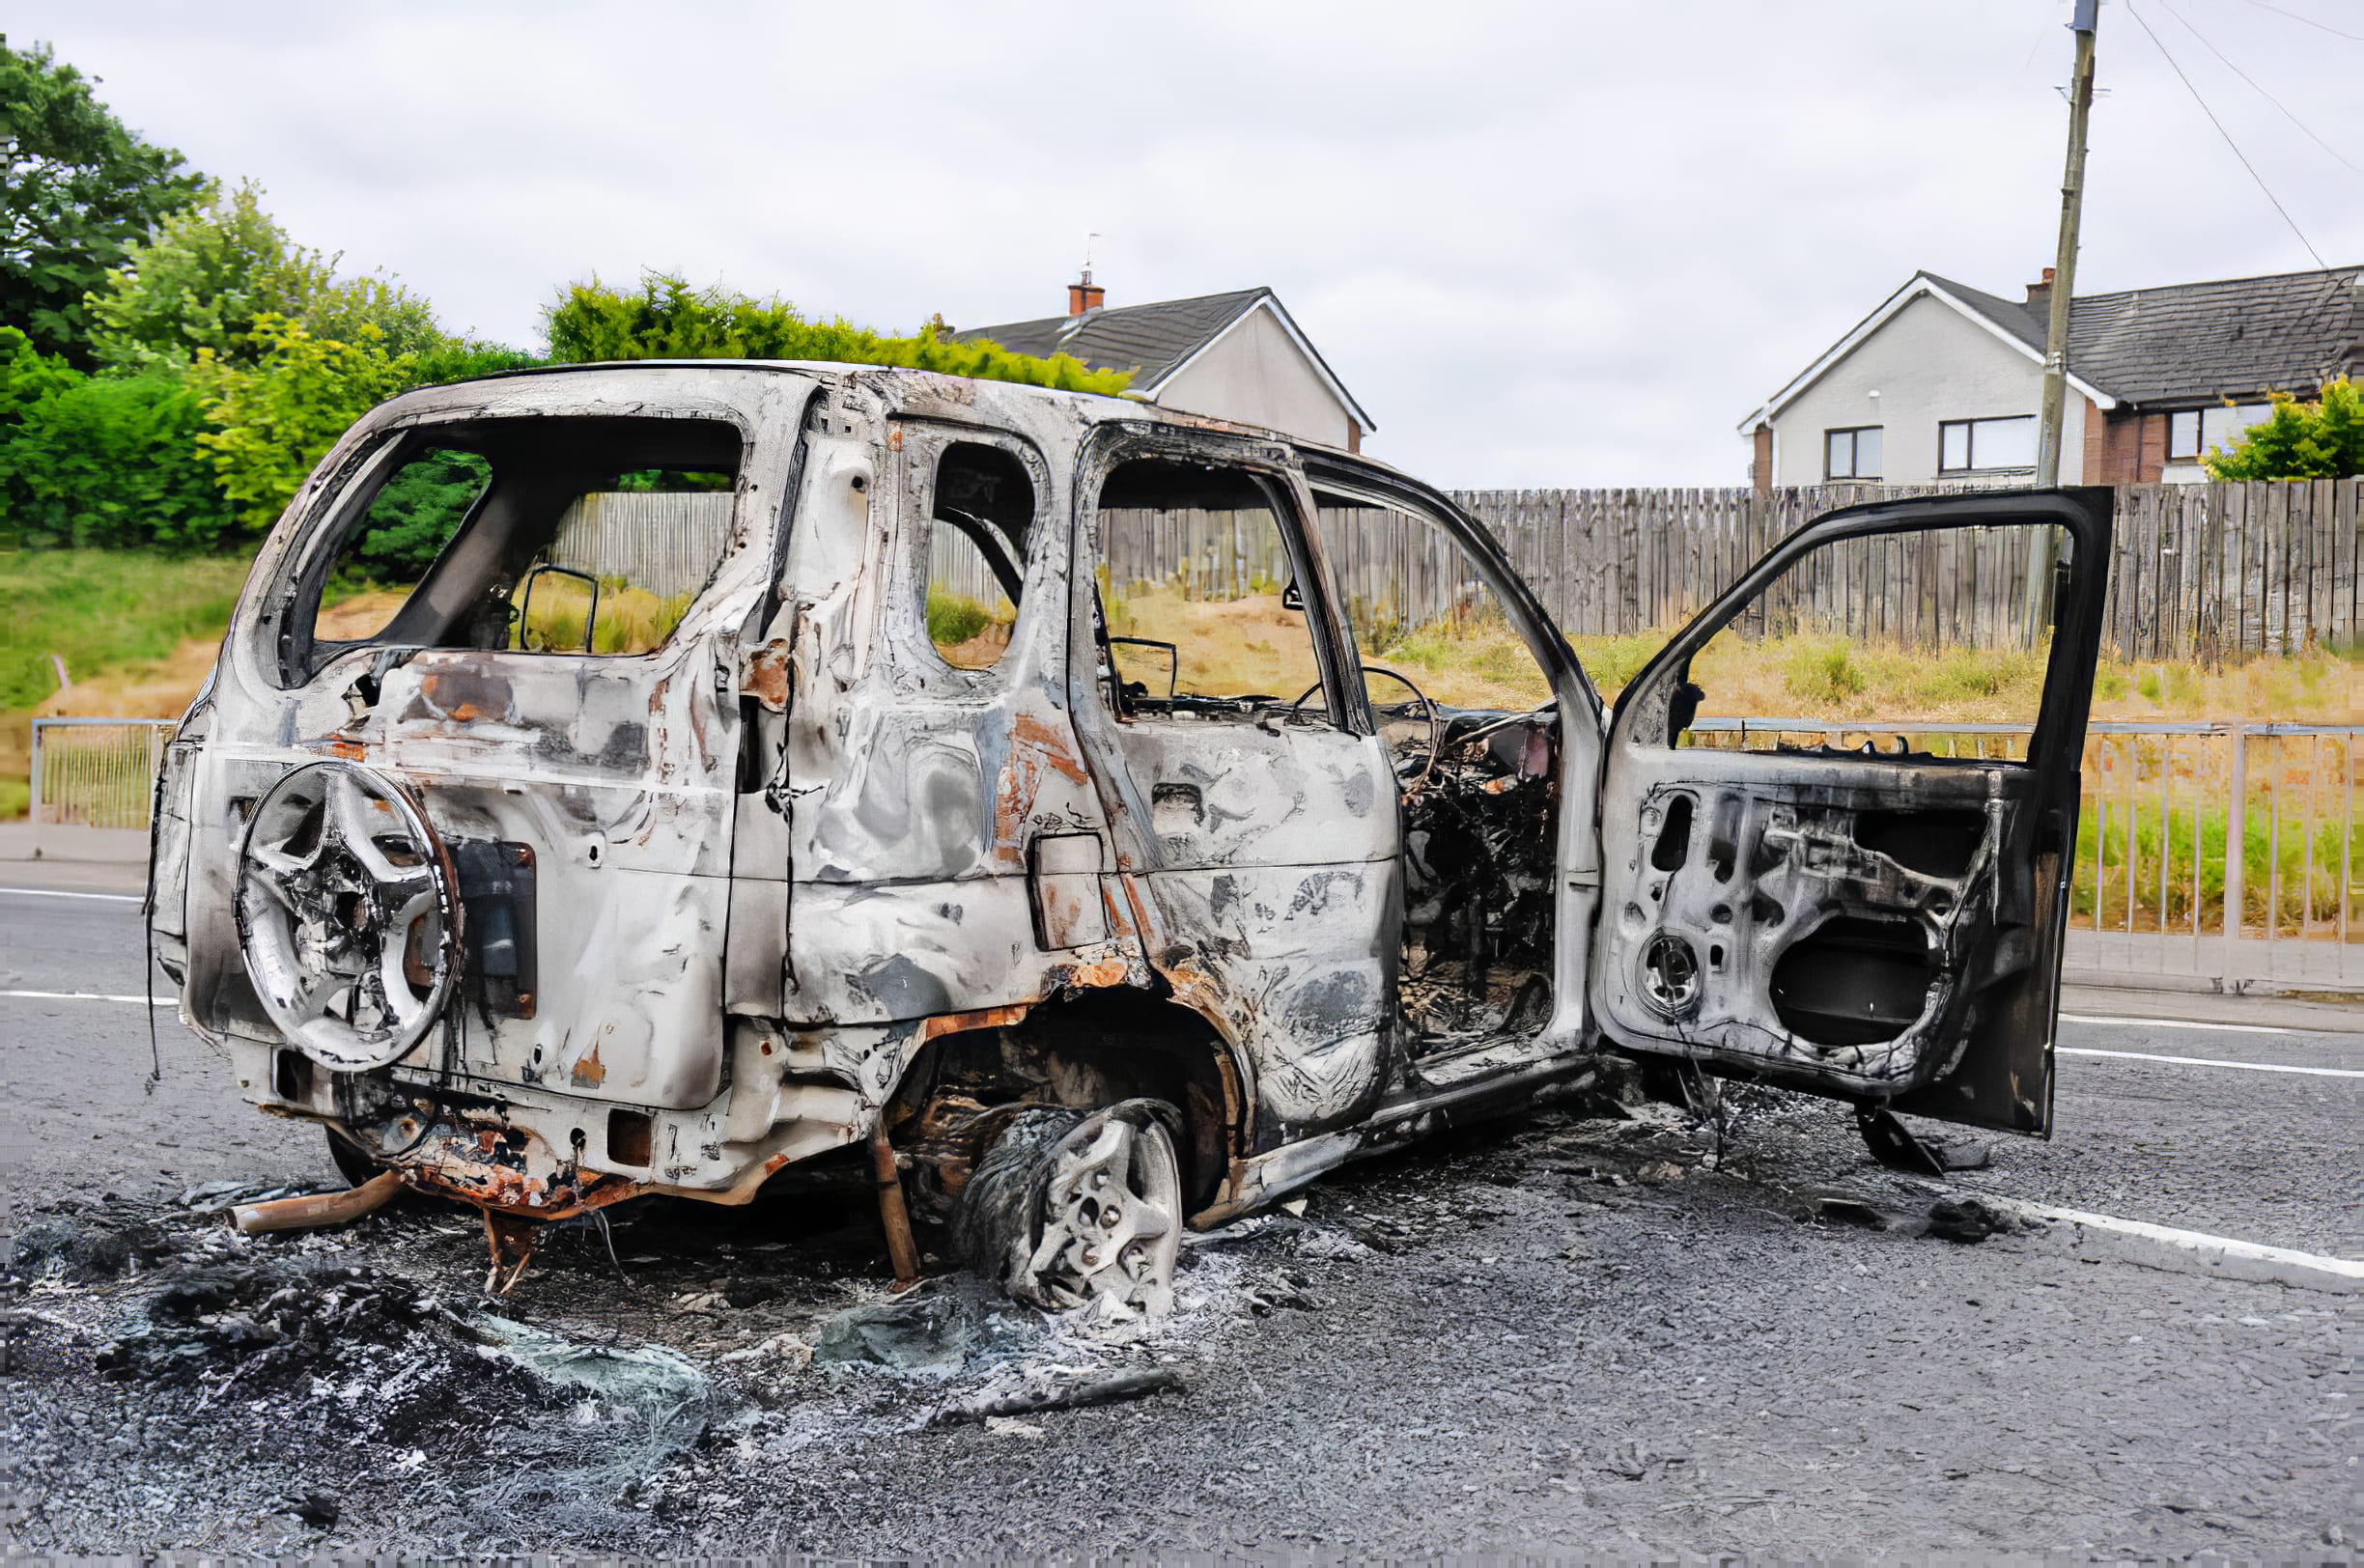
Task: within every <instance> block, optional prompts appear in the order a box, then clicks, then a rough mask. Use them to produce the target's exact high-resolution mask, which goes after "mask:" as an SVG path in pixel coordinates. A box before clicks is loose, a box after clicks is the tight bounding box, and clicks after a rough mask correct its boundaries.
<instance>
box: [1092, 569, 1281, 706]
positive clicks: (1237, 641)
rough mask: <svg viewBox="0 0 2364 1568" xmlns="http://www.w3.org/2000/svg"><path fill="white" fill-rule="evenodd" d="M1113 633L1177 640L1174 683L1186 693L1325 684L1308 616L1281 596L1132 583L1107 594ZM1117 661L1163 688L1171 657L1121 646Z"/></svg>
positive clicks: (1234, 693) (1131, 676)
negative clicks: (1200, 592) (1189, 591)
mask: <svg viewBox="0 0 2364 1568" xmlns="http://www.w3.org/2000/svg"><path fill="white" fill-rule="evenodd" d="M1108 620H1109V634H1110V635H1111V636H1117V637H1148V638H1153V639H1155V640H1157V641H1159V642H1170V643H1173V644H1174V645H1175V646H1176V648H1177V649H1178V650H1179V657H1180V658H1181V663H1182V667H1181V669H1180V671H1179V672H1178V673H1177V674H1176V676H1175V679H1174V690H1175V691H1176V692H1178V693H1181V694H1183V695H1186V696H1187V695H1192V694H1196V695H1200V696H1222V697H1239V696H1247V695H1251V694H1260V695H1264V696H1273V697H1280V698H1281V699H1283V700H1287V699H1291V698H1294V697H1296V696H1297V695H1298V694H1299V693H1300V692H1303V691H1305V690H1306V689H1307V688H1308V687H1310V686H1319V685H1320V684H1321V669H1320V666H1319V665H1317V664H1316V663H1314V661H1313V642H1312V639H1311V638H1310V637H1309V636H1308V635H1307V633H1306V622H1305V616H1304V615H1303V614H1302V613H1301V612H1299V611H1297V610H1291V609H1283V608H1281V606H1280V595H1279V594H1277V593H1271V594H1250V595H1248V596H1247V597H1245V598H1242V599H1233V600H1214V599H1196V600H1194V599H1184V598H1183V597H1182V596H1181V595H1180V594H1178V593H1175V592H1174V591H1172V590H1171V589H1166V588H1154V589H1148V588H1138V587H1137V588H1135V589H1134V590H1132V591H1131V592H1130V593H1118V594H1112V595H1111V596H1110V598H1109V600H1108ZM1116 660H1117V668H1118V670H1119V671H1121V672H1122V673H1123V675H1124V677H1125V678H1126V679H1127V680H1134V681H1140V682H1142V683H1143V684H1145V685H1146V686H1148V687H1149V689H1150V690H1151V691H1152V692H1154V693H1156V694H1158V695H1161V696H1162V695H1163V694H1164V693H1165V689H1166V673H1167V661H1166V657H1165V656H1164V655H1163V654H1162V653H1159V652H1157V651H1155V650H1152V649H1147V648H1127V647H1119V648H1118V649H1117V650H1116Z"/></svg>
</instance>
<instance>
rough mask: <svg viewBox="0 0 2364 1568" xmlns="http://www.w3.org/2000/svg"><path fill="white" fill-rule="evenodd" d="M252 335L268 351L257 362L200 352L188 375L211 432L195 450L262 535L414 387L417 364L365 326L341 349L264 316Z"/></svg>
mask: <svg viewBox="0 0 2364 1568" xmlns="http://www.w3.org/2000/svg"><path fill="white" fill-rule="evenodd" d="M250 335H251V337H252V339H253V341H254V343H255V345H256V347H257V348H258V349H259V350H261V353H260V357H259V358H258V359H257V360H256V361H255V362H254V363H253V364H239V363H236V362H234V361H231V360H227V359H223V358H220V357H218V356H216V355H215V354H214V353H213V351H212V350H211V349H201V350H198V355H197V362H196V364H195V365H193V366H192V367H191V368H190V373H189V374H190V379H191V381H192V382H193V383H194V384H195V385H196V386H197V388H198V389H199V391H200V393H201V394H202V395H203V397H204V400H205V412H206V416H207V418H208V419H209V420H210V421H211V423H212V424H213V426H214V428H213V429H212V430H210V431H204V432H201V433H199V434H197V436H196V437H195V439H196V442H197V445H198V446H200V447H202V448H203V449H204V450H205V452H206V453H207V454H208V456H209V457H210V459H211V462H212V464H213V471H214V473H215V475H216V476H217V477H218V478H219V480H220V483H221V488H222V492H223V493H224V494H225V495H227V496H228V497H229V498H230V500H231V501H232V503H233V504H235V505H236V506H237V508H238V518H239V522H240V523H241V524H243V525H244V526H245V527H247V528H249V529H251V530H253V531H255V532H258V533H259V532H261V531H263V530H265V529H267V528H268V527H269V526H270V525H271V524H272V523H273V522H274V521H276V520H277V519H278V517H279V514H280V513H281V512H283V511H285V510H286V509H287V504H288V502H289V501H290V500H291V499H293V498H294V496H295V491H296V490H298V489H300V488H301V487H302V485H303V482H304V479H305V477H306V476H307V475H309V474H310V473H311V471H312V469H313V466H314V465H315V464H317V463H318V462H320V460H321V459H322V458H324V457H325V456H326V455H327V452H328V449H329V448H330V447H331V446H334V445H335V444H336V440H337V437H338V436H340V435H342V434H345V432H346V429H347V428H348V427H349V426H351V425H352V422H353V421H354V420H356V419H358V418H360V417H361V416H362V415H363V414H365V413H367V412H368V411H369V410H370V409H372V408H374V407H376V406H378V405H379V404H380V403H383V402H384V401H385V400H386V399H388V398H390V397H392V396H394V394H396V393H397V392H401V391H403V390H405V389H406V388H408V386H410V385H411V384H412V378H413V374H414V372H415V371H416V368H417V363H418V361H417V356H416V355H415V354H410V353H403V354H395V353H390V352H388V351H387V348H386V343H385V338H384V334H382V333H380V331H379V330H378V328H377V327H375V326H373V325H370V324H368V323H367V322H364V323H363V324H362V326H361V328H360V330H359V331H358V332H357V333H355V334H354V338H353V341H352V342H350V343H344V342H339V341H337V340H335V339H333V338H316V337H314V336H313V335H312V333H311V331H310V330H309V329H308V328H306V327H305V326H304V325H303V323H301V322H293V321H289V320H288V319H287V318H285V317H283V316H278V315H275V314H270V313H266V314H264V315H262V316H260V317H257V318H256V320H255V323H254V330H253V332H252V333H251V334H250Z"/></svg>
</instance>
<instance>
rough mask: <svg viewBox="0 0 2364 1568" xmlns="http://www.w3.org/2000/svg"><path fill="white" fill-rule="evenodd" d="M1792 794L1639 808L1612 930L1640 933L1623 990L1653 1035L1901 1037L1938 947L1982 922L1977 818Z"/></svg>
mask: <svg viewBox="0 0 2364 1568" xmlns="http://www.w3.org/2000/svg"><path fill="white" fill-rule="evenodd" d="M1685 755H1688V753H1685ZM1962 781H1963V782H1969V780H1968V779H1967V778H1966V776H1965V777H1963V779H1962ZM1798 793H1799V792H1797V791H1794V790H1787V789H1783V788H1780V787H1777V786H1770V785H1766V784H1761V783H1760V784H1755V785H1744V784H1719V783H1716V782H1713V781H1709V780H1698V781H1693V780H1690V779H1685V780H1683V781H1681V782H1678V783H1670V784H1667V785H1664V786H1661V787H1660V788H1659V789H1657V790H1655V791H1653V792H1652V793H1651V795H1650V797H1649V798H1648V801H1647V803H1646V806H1645V808H1644V812H1643V821H1642V865H1641V869H1642V872H1643V875H1642V877H1641V880H1640V882H1639V884H1638V885H1637V887H1636V889H1635V895H1634V899H1633V903H1632V905H1631V907H1630V908H1629V909H1627V910H1624V911H1622V914H1621V916H1620V918H1621V919H1622V920H1623V921H1624V922H1625V923H1626V925H1627V927H1628V929H1630V930H1632V931H1634V932H1635V933H1636V937H1635V946H1634V948H1633V950H1632V951H1633V953H1634V957H1633V958H1632V959H1630V960H1629V961H1628V962H1630V963H1631V964H1632V966H1633V972H1632V980H1631V983H1632V985H1633V986H1634V988H1635V992H1636V994H1637V996H1638V999H1639V1000H1640V1001H1641V1003H1642V1004H1643V1006H1644V1007H1646V1009H1648V1011H1649V1012H1650V1013H1651V1014H1653V1015H1654V1016H1655V1017H1656V1018H1657V1019H1658V1020H1660V1021H1661V1022H1665V1023H1670V1024H1680V1023H1685V1022H1688V1021H1690V1020H1692V1019H1695V1018H1696V1019H1699V1020H1701V1021H1703V1022H1704V1023H1709V1024H1713V1023H1718V1022H1723V1021H1729V1020H1737V1021H1745V1022H1754V1023H1756V1024H1758V1025H1759V1027H1761V1028H1763V1029H1765V1030H1766V1031H1767V1032H1772V1031H1774V1030H1776V1029H1778V1030H1779V1031H1781V1032H1783V1033H1786V1034H1787V1035H1788V1036H1789V1037H1791V1038H1793V1039H1795V1040H1797V1041H1799V1042H1801V1043H1803V1044H1806V1045H1808V1046H1812V1047H1818V1048H1822V1049H1825V1050H1841V1049H1844V1048H1847V1047H1854V1046H1870V1045H1876V1044H1880V1043H1883V1042H1887V1041H1893V1040H1896V1039H1899V1038H1900V1037H1901V1036H1902V1035H1903V1034H1904V1033H1905V1032H1906V1031H1907V1030H1909V1029H1910V1028H1912V1027H1913V1025H1914V1024H1915V1023H1916V1022H1919V1021H1920V1020H1921V1019H1922V1017H1923V1016H1924V1015H1925V1014H1926V1013H1928V1009H1929V1005H1930V1001H1931V986H1932V984H1933V983H1935V982H1936V981H1938V980H1939V978H1940V976H1941V973H1942V969H1943V966H1942V965H1941V963H1940V953H1941V949H1942V944H1944V943H1946V942H1948V941H1950V940H1954V939H1956V938H1953V937H1951V936H1950V935H1949V933H1951V932H1952V931H1953V928H1955V927H1956V926H1958V925H1959V923H1960V922H1961V921H1962V920H1964V919H1967V918H1971V917H1972V912H1973V911H1976V910H1983V908H1984V905H1983V903H1982V901H1981V900H1980V899H1979V898H1977V897H1976V896H1975V884H1976V883H1977V882H1979V881H1980V880H1981V878H1982V877H1984V876H1991V874H1992V862H1991V860H1990V859H1989V858H1987V857H1986V856H1985V854H1984V848H1985V845H1986V843H1987V835H1988V834H1989V832H1990V831H1991V830H1992V825H1991V824H1990V822H1989V820H1988V817H1987V814H1986V812H1985V811H1984V810H1981V809H1974V808H1972V807H1970V806H1968V805H1966V804H1964V805H1952V804H1946V803H1943V802H1932V803H1931V804H1930V805H1928V807H1926V808H1922V809H1898V808H1892V807H1869V806H1866V807H1863V808H1860V809H1858V808H1856V807H1854V806H1853V804H1852V802H1848V801H1844V800H1843V798H1828V797H1826V798H1824V799H1820V800H1805V799H1799V798H1796V797H1797V795H1798ZM1955 798H1956V799H1959V798H1960V796H1959V794H1958V793H1957V794H1956V796H1955ZM1703 824H1704V830H1702V825H1703ZM1978 918H1981V919H1984V914H1980V915H1978Z"/></svg>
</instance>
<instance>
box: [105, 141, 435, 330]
mask: <svg viewBox="0 0 2364 1568" xmlns="http://www.w3.org/2000/svg"><path fill="white" fill-rule="evenodd" d="M338 260H339V258H337V257H334V256H324V255H323V254H321V253H320V252H319V251H317V250H310V249H307V248H306V247H304V246H302V245H298V244H296V243H295V242H294V241H293V240H291V239H290V238H288V235H287V231H286V230H284V229H282V228H281V227H280V226H279V224H278V221H277V220H276V219H274V218H273V217H272V216H271V215H270V214H269V213H268V212H266V211H265V210H263V190H262V187H261V186H259V185H257V184H256V183H255V182H253V181H251V180H250V181H246V182H242V183H241V184H239V187H238V189H236V190H234V191H228V192H225V191H223V190H222V189H220V188H219V187H218V186H216V187H212V188H211V190H210V191H209V193H208V199H207V201H206V202H205V204H204V205H203V206H201V207H196V208H192V209H191V210H188V211H185V212H181V213H177V214H175V215H174V216H172V217H171V218H168V219H166V220H165V222H164V225H163V227H162V228H161V229H160V230H159V231H158V232H157V234H156V235H155V238H153V239H150V240H147V241H144V242H142V243H138V244H134V245H132V246H130V247H129V248H128V250H127V252H126V254H125V257H124V264H123V265H122V266H119V267H116V268H115V269H114V270H112V271H110V272H109V273H108V274H107V276H106V282H105V286H104V287H103V288H101V289H99V291H98V292H97V293H95V294H93V295H92V298H91V314H92V317H93V327H92V333H91V347H92V351H93V352H94V353H95V354H96V356H97V357H98V358H99V359H100V360H101V361H103V362H104V363H106V364H109V365H113V366H116V367H119V368H122V369H126V370H154V369H157V368H159V367H163V366H181V365H187V364H190V363H192V362H193V361H195V359H196V358H197V356H198V355H199V354H200V353H203V352H207V351H211V353H212V355H213V356H214V358H216V359H218V360H224V361H231V362H243V363H252V362H254V361H255V360H257V359H259V358H261V357H262V355H263V354H264V352H265V351H266V346H265V345H264V344H263V343H262V342H261V341H260V340H259V339H257V338H256V337H255V323H256V322H258V321H260V320H261V319H262V318H263V317H265V316H276V317H280V318H282V319H284V320H286V321H290V322H296V323H298V324H300V325H301V326H302V327H303V328H304V330H305V331H307V332H309V333H310V334H311V335H312V336H313V337H315V338H319V339H324V340H326V341H330V342H336V343H352V342H354V341H356V340H357V339H358V337H359V334H360V330H361V328H362V327H363V326H370V327H374V328H376V329H377V331H378V333H379V335H380V339H381V341H382V342H383V344H384V346H385V348H386V350H387V351H389V352H391V353H395V354H402V353H408V352H412V351H414V350H428V349H433V348H436V347H439V346H441V345H442V344H443V343H444V342H445V341H446V340H445V339H444V336H443V334H442V332H441V331H439V330H438V329H437V328H436V322H435V314H434V312H433V311H432V310H431V309H429V307H428V304H427V302H426V301H425V300H424V299H421V298H419V297H418V296H417V295H415V294H410V293H409V292H408V290H406V289H404V288H403V287H402V286H401V285H400V284H397V283H393V282H390V281H389V280H387V279H385V278H381V277H377V276H374V275H365V276H362V277H357V278H344V279H340V278H339V277H338V276H337V274H336V266H337V262H338Z"/></svg>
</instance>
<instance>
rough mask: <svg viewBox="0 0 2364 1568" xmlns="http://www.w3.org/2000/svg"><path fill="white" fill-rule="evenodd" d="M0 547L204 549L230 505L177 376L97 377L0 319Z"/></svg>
mask: <svg viewBox="0 0 2364 1568" xmlns="http://www.w3.org/2000/svg"><path fill="white" fill-rule="evenodd" d="M0 354H5V355H7V358H6V360H5V361H4V362H0V546H10V547H14V546H27V545H31V546H103V547H108V548H130V547H136V546H160V547H163V548H165V549H173V550H181V549H196V548H204V547H206V546H211V545H212V544H214V543H215V542H216V541H218V540H219V539H220V538H221V537H222V534H223V533H224V531H225V530H226V529H227V527H228V526H229V522H230V509H229V507H228V505H227V504H226V503H225V502H224V501H223V499H222V494H221V490H220V488H219V487H218V486H217V485H215V483H214V480H213V474H212V470H211V467H210V465H208V464H207V463H206V462H204V460H203V458H202V456H201V455H200V454H199V452H198V450H197V447H196V444H195V437H196V434H197V432H198V431H199V429H200V428H202V426H203V423H204V413H203V410H202V408H201V407H200V406H199V404H198V401H197V399H196V398H195V397H194V396H193V395H192V394H191V393H190V392H189V391H188V389H187V388H186V387H184V386H183V385H182V384H181V383H180V382H179V381H178V380H177V379H175V378H172V377H170V376H106V377H90V376H85V375H83V374H82V373H81V372H79V371H76V370H73V369H71V368H70V367H69V366H68V365H67V364H66V363H65V362H64V361H63V360H61V359H57V358H54V357H51V356H49V355H45V354H42V353H38V352H36V351H35V350H34V349H33V347H32V345H31V344H30V343H29V342H28V341H27V340H26V338H25V336H24V334H23V333H21V332H18V331H15V330H14V329H12V328H0Z"/></svg>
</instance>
